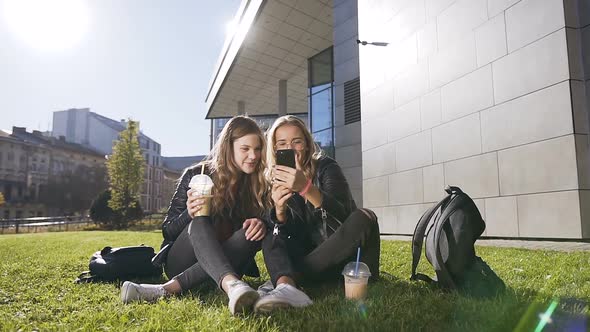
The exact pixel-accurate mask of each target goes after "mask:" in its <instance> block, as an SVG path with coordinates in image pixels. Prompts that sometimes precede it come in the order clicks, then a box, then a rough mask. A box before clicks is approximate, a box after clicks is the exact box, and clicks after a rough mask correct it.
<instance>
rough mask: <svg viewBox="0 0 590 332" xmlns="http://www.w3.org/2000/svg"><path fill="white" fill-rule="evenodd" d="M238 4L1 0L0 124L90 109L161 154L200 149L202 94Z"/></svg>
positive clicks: (205, 140) (46, 124)
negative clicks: (136, 127) (134, 124)
mask: <svg viewBox="0 0 590 332" xmlns="http://www.w3.org/2000/svg"><path fill="white" fill-rule="evenodd" d="M30 3H34V4H35V5H33V6H27V5H28V4H30ZM239 5H240V0H215V1H205V0H159V1H156V0H99V1H96V0H95V1H89V0H51V1H48V0H0V129H11V128H12V126H19V127H26V128H27V130H28V131H32V130H33V129H36V130H42V131H46V130H50V129H51V119H52V113H53V112H54V111H58V110H65V109H69V108H86V107H89V108H90V110H91V111H93V112H96V113H99V114H101V115H104V116H106V117H109V118H112V119H115V120H120V119H124V118H127V117H131V118H132V119H134V120H138V121H140V126H141V130H142V131H143V132H144V133H145V134H146V135H148V136H149V137H151V138H152V139H154V140H155V141H157V142H159V143H160V144H161V145H162V155H164V156H183V155H197V154H206V153H207V152H208V151H209V134H210V121H209V120H204V118H205V114H206V110H205V96H206V94H207V88H208V85H209V80H210V79H211V75H212V74H213V70H214V66H215V65H216V63H217V59H218V56H219V54H220V52H221V48H222V46H223V42H224V38H225V33H226V30H227V25H228V23H229V22H230V21H231V20H232V19H233V17H234V14H235V13H236V11H237V10H238V7H239ZM31 8H32V9H31Z"/></svg>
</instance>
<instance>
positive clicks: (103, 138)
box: [52, 108, 167, 212]
mask: <svg viewBox="0 0 590 332" xmlns="http://www.w3.org/2000/svg"><path fill="white" fill-rule="evenodd" d="M125 128H127V123H126V121H125V120H121V121H115V120H113V119H109V118H107V117H104V116H102V115H100V114H97V113H94V112H90V109H88V108H83V109H69V110H65V111H58V112H54V113H53V131H52V135H53V136H54V137H60V136H63V137H65V139H66V141H68V142H72V143H77V144H81V145H83V146H86V147H88V148H90V149H93V150H95V151H97V152H99V153H102V154H103V155H109V154H111V153H112V149H113V144H114V143H115V141H116V140H117V139H118V138H119V133H120V132H121V131H123V130H124V129H125ZM138 139H139V146H140V147H141V150H142V153H143V156H144V158H145V161H146V165H145V168H144V182H143V186H142V190H141V194H140V202H141V206H142V208H143V209H144V210H145V211H148V212H155V211H158V210H160V209H162V208H164V207H166V206H167V205H166V204H167V202H166V199H167V198H166V199H163V197H162V192H161V190H162V181H163V178H164V173H163V168H162V156H161V146H160V144H159V143H158V142H156V141H154V140H153V139H151V138H150V137H148V136H147V135H145V134H144V133H142V132H141V131H140V133H139V137H138Z"/></svg>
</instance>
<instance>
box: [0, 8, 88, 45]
mask: <svg viewBox="0 0 590 332" xmlns="http://www.w3.org/2000/svg"><path fill="white" fill-rule="evenodd" d="M0 4H2V5H3V6H2V7H1V8H2V13H3V15H2V16H3V19H4V21H5V22H6V24H7V25H8V27H9V28H10V30H11V31H12V32H13V33H14V34H15V35H16V36H17V37H18V39H19V40H21V41H23V42H25V43H27V44H28V45H30V46H32V47H34V48H38V49H41V50H48V51H59V50H64V49H68V48H71V47H73V46H75V45H76V43H77V42H79V41H80V40H81V39H82V37H83V36H84V34H85V33H86V31H87V29H88V19H89V17H88V8H87V7H86V2H85V1H83V0H51V1H48V0H4V1H1V0H0Z"/></svg>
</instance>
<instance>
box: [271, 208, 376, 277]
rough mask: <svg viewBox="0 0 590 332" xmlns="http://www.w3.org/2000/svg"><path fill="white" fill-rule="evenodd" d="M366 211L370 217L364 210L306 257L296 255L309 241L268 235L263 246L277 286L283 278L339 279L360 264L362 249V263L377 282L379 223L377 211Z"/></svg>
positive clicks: (352, 215) (358, 212)
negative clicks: (358, 256) (351, 265)
mask: <svg viewBox="0 0 590 332" xmlns="http://www.w3.org/2000/svg"><path fill="white" fill-rule="evenodd" d="M363 210H364V211H365V212H367V213H368V214H369V215H370V217H369V216H367V215H366V214H365V213H363V212H362V211H360V210H356V211H354V212H353V213H352V214H351V215H350V216H349V217H348V218H347V219H346V220H345V221H344V223H343V224H342V225H341V226H340V227H339V228H338V230H336V232H334V234H332V235H331V236H330V237H328V239H326V241H324V242H323V243H321V244H320V245H319V246H317V247H316V248H314V249H313V250H312V251H311V252H309V253H307V254H305V255H300V254H296V253H299V252H301V251H300V250H297V249H296V247H297V246H302V245H303V243H301V241H306V240H304V239H297V238H295V237H293V236H292V237H291V238H287V237H286V236H284V235H280V236H272V235H268V236H267V237H266V238H265V239H264V240H263V242H262V250H263V253H264V261H265V264H266V268H267V270H268V273H269V274H270V276H271V280H272V282H273V284H274V285H276V281H277V279H278V278H279V277H281V276H288V277H291V278H294V279H296V280H299V279H301V278H304V279H314V280H326V279H336V278H338V277H339V276H340V273H341V272H342V269H343V268H344V265H346V263H348V262H350V261H354V260H356V253H357V248H358V247H360V248H361V262H364V263H365V264H367V265H368V266H369V269H370V271H371V274H372V277H371V279H375V278H377V277H378V276H379V258H380V251H381V239H380V236H379V223H378V222H377V216H375V214H374V213H373V211H371V210H368V209H363Z"/></svg>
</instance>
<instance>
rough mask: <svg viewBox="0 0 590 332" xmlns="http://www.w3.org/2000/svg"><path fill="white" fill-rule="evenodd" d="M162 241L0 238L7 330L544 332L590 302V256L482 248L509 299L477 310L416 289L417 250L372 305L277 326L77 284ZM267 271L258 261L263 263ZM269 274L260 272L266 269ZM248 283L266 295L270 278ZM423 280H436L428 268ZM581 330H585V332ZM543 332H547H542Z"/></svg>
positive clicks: (331, 293) (220, 301)
mask: <svg viewBox="0 0 590 332" xmlns="http://www.w3.org/2000/svg"><path fill="white" fill-rule="evenodd" d="M160 240H161V234H160V233H159V232H99V231H97V232H66V233H39V234H19V235H3V236H0V330H15V331H16V330H23V331H30V330H41V331H44V330H67V331H72V330H82V331H94V330H103V331H104V330H110V331H128V330H141V331H145V330H216V331H217V330H231V331H260V330H263V331H311V330H313V331H326V330H335V331H348V330H355V331H356V330H364V331H376V330H383V331H398V330H399V331H420V330H422V331H449V330H450V331H511V330H514V329H516V330H519V331H535V329H536V328H537V326H538V323H539V314H540V312H544V311H545V310H546V309H547V308H548V307H550V306H551V303H554V305H553V306H555V304H557V306H556V307H555V311H554V312H553V315H552V319H551V322H550V323H549V324H547V325H546V326H545V327H544V330H543V331H548V330H557V328H556V325H559V330H561V329H563V328H564V327H565V326H566V325H567V324H570V325H571V324H584V322H585V321H586V319H587V317H588V306H587V304H586V303H588V302H589V301H590V253H587V252H576V253H561V252H551V251H531V250H517V249H505V248H490V247H478V248H477V250H478V254H479V255H480V256H482V257H483V258H484V260H486V261H487V262H488V263H489V265H490V266H491V267H492V268H493V269H494V270H495V271H496V272H497V273H498V275H499V276H500V277H502V278H503V279H504V280H505V282H506V284H507V286H508V287H509V291H507V292H506V293H505V294H503V295H500V296H498V297H497V298H494V299H487V300H479V299H473V298H467V297H464V296H461V295H459V294H456V293H443V292H441V291H439V290H436V289H432V288H430V287H429V286H427V285H425V284H424V283H418V282H410V281H408V276H409V273H410V265H411V254H410V243H409V242H393V241H384V242H383V245H382V254H381V257H382V260H381V271H383V272H387V273H389V274H390V275H385V274H384V275H383V277H382V278H381V280H380V281H378V282H375V283H372V284H370V285H369V299H368V300H367V301H365V303H364V304H359V303H355V302H352V301H348V300H345V299H344V295H343V294H344V290H343V286H342V283H341V282H338V283H334V284H328V285H322V286H311V285H307V286H306V288H305V291H306V292H307V293H308V294H309V295H310V297H311V298H312V299H313V300H314V302H315V303H314V305H312V306H310V307H308V308H305V309H300V310H286V311H281V312H276V313H274V314H272V315H270V316H260V315H254V314H252V315H247V316H245V317H232V316H231V315H230V313H229V311H228V309H227V299H226V297H225V296H224V295H223V294H222V293H220V292H219V291H217V290H216V289H213V288H204V289H201V290H200V291H195V292H193V293H191V294H188V295H187V296H184V297H177V298H170V299H165V300H161V301H159V302H158V303H155V304H147V303H140V304H132V305H123V304H122V303H121V302H120V300H119V285H117V284H100V283H97V284H74V283H73V280H74V279H75V278H76V276H77V274H78V273H79V272H80V271H82V270H85V269H87V267H88V260H89V258H90V256H91V255H92V253H93V252H95V251H96V250H100V249H101V248H102V247H104V246H106V245H111V246H126V245H138V244H141V243H145V244H146V245H151V246H153V247H158V246H159V244H160ZM257 259H258V262H259V263H261V262H262V260H261V257H260V254H259V256H258V257H257ZM259 265H260V266H261V267H262V266H263V265H262V264H259ZM262 270H263V274H264V276H263V278H260V279H248V281H250V282H251V284H253V286H258V285H260V284H261V283H262V282H264V280H265V279H264V278H265V277H267V274H266V270H265V269H264V268H262ZM420 270H421V271H423V272H424V271H426V272H429V274H431V275H432V273H430V272H431V271H432V270H431V269H430V266H429V265H428V263H427V262H426V259H423V261H422V262H421V263H420ZM586 329H587V328H586V327H583V329H582V330H586ZM537 330H539V329H537Z"/></svg>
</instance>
